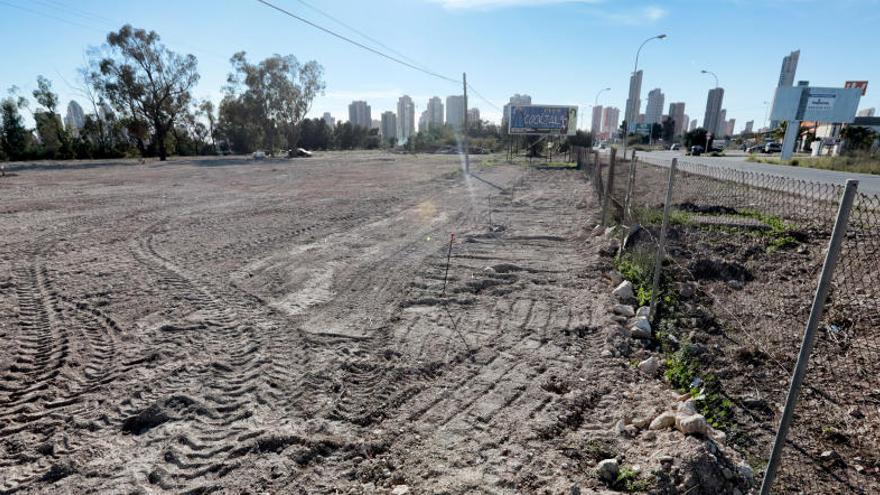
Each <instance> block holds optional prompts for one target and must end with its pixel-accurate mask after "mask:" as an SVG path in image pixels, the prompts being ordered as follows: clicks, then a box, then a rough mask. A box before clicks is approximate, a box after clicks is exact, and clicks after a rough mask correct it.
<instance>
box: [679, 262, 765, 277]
mask: <svg viewBox="0 0 880 495" xmlns="http://www.w3.org/2000/svg"><path fill="white" fill-rule="evenodd" d="M688 270H689V271H690V273H691V274H692V275H693V277H694V278H695V279H696V280H721V281H728V280H738V281H740V282H748V281H751V280H754V278H755V277H754V276H753V275H752V273H751V271H749V269H748V268H746V267H745V266H743V265H742V264H740V263H738V262H736V261H726V260H724V259H721V258H714V257H713V258H705V257H700V258H697V259H695V260H693V261H691V262H690V263H689V264H688Z"/></svg>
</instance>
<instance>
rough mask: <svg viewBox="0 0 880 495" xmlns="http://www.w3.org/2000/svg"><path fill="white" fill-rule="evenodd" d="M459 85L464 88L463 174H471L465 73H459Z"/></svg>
mask: <svg viewBox="0 0 880 495" xmlns="http://www.w3.org/2000/svg"><path fill="white" fill-rule="evenodd" d="M461 83H462V85H463V86H464V137H463V138H462V141H464V173H465V175H470V173H471V158H470V155H469V151H470V150H468V101H467V72H462V73H461Z"/></svg>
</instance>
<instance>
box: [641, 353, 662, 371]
mask: <svg viewBox="0 0 880 495" xmlns="http://www.w3.org/2000/svg"><path fill="white" fill-rule="evenodd" d="M659 369H660V360H659V359H657V356H651V357H649V358H648V359H645V360H644V361H642V362H641V363H639V370H641V371H642V373H644V374H646V375H648V376H654V375H656V374H657V370H659Z"/></svg>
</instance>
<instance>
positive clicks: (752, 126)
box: [743, 120, 755, 134]
mask: <svg viewBox="0 0 880 495" xmlns="http://www.w3.org/2000/svg"><path fill="white" fill-rule="evenodd" d="M754 129H755V121H754V120H750V121H748V122H746V127H745V128H744V129H743V134H752V133H753V132H755V130H754Z"/></svg>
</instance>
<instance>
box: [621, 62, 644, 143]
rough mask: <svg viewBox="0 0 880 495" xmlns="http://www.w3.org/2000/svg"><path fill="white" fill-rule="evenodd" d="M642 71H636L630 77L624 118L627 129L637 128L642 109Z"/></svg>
mask: <svg viewBox="0 0 880 495" xmlns="http://www.w3.org/2000/svg"><path fill="white" fill-rule="evenodd" d="M641 94H642V71H638V72H635V73H634V74H633V75H631V76H630V78H629V97H628V98H627V99H626V111H625V112H624V114H623V119H624V120H626V127H627V131H631V130H632V129H635V125H636V122H637V121H638V119H639V112H641V109H642V100H641V96H640V95H641Z"/></svg>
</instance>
